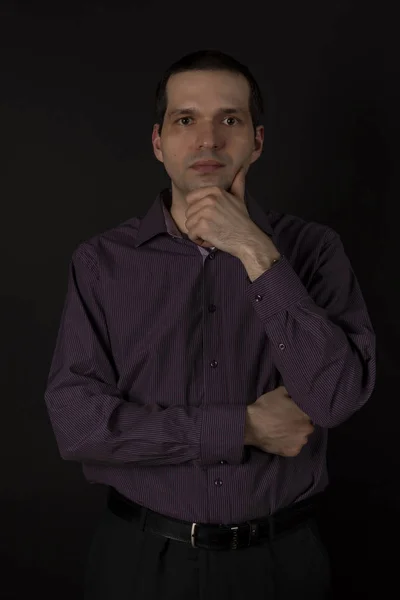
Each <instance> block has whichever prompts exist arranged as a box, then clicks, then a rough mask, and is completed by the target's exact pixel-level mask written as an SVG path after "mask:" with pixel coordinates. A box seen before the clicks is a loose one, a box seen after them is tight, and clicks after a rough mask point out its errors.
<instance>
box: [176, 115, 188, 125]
mask: <svg viewBox="0 0 400 600" xmlns="http://www.w3.org/2000/svg"><path fill="white" fill-rule="evenodd" d="M190 118H191V117H181V118H180V119H178V120H177V123H179V121H185V120H187V119H190ZM182 125H184V123H182Z"/></svg>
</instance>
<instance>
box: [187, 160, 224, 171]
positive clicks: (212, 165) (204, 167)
mask: <svg viewBox="0 0 400 600" xmlns="http://www.w3.org/2000/svg"><path fill="white" fill-rule="evenodd" d="M223 166H224V165H223V164H221V163H217V162H211V161H209V162H207V161H205V162H197V163H195V164H194V165H192V167H191V168H192V169H194V170H195V171H200V172H202V173H208V172H213V171H216V170H217V169H220V168H221V167H223Z"/></svg>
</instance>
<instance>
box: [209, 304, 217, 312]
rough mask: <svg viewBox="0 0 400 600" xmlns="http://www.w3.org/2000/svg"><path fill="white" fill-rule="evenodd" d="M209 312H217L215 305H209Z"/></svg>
mask: <svg viewBox="0 0 400 600" xmlns="http://www.w3.org/2000/svg"><path fill="white" fill-rule="evenodd" d="M208 310H209V312H215V311H216V310H217V307H216V306H215V304H209V305H208Z"/></svg>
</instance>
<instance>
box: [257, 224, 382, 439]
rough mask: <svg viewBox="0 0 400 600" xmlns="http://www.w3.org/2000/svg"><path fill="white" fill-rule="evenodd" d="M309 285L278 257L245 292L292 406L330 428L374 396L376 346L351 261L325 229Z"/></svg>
mask: <svg viewBox="0 0 400 600" xmlns="http://www.w3.org/2000/svg"><path fill="white" fill-rule="evenodd" d="M249 281H250V280H249ZM307 287H308V289H306V287H305V286H304V285H303V283H302V281H301V280H300V278H299V276H298V275H297V273H296V272H295V271H294V269H293V268H292V266H291V265H290V263H289V261H288V260H287V259H286V258H285V257H282V258H281V260H279V261H278V262H277V263H276V264H275V265H274V266H273V267H272V268H271V269H269V270H268V271H265V272H264V273H263V274H262V275H261V276H260V277H258V278H257V279H255V280H254V281H253V282H252V283H251V282H250V284H249V286H248V289H247V293H248V295H249V298H250V301H251V302H252V303H253V306H254V310H255V311H256V312H257V314H258V316H259V318H260V319H261V321H262V323H263V325H264V327H265V332H266V335H267V336H268V338H269V340H270V341H271V346H272V353H273V360H274V363H275V365H276V367H277V369H278V370H279V372H280V374H281V376H282V380H283V382H284V386H285V387H286V389H287V390H288V392H289V394H290V396H291V397H292V399H293V401H294V402H296V404H297V405H298V406H299V407H300V408H301V410H303V411H304V412H305V413H306V414H307V415H308V416H309V417H310V419H311V420H312V421H313V423H314V424H316V425H319V426H321V427H326V428H332V427H335V426H337V425H340V424H341V423H343V422H344V421H346V420H347V419H349V417H351V416H352V415H353V414H354V413H355V412H356V411H357V410H359V409H360V408H361V407H362V406H363V405H364V404H365V403H366V402H367V400H368V399H369V397H370V396H371V394H372V392H373V389H374V386H375V378H376V341H375V333H374V331H373V328H372V324H371V321H370V318H369V315H368V311H367V308H366V305H365V302H364V299H363V296H362V293H361V290H360V286H359V284H358V281H357V279H356V277H355V274H354V272H353V269H352V267H351V265H350V261H349V259H348V257H347V256H346V253H345V251H344V248H343V244H342V242H341V240H340V237H339V235H338V234H337V233H336V232H335V231H334V230H332V229H330V228H328V230H327V232H326V234H325V236H324V240H323V243H322V244H321V251H320V253H319V256H318V260H317V265H316V268H315V270H314V274H313V276H312V278H311V281H310V285H308V286H307Z"/></svg>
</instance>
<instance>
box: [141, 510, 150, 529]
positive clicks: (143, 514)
mask: <svg viewBox="0 0 400 600" xmlns="http://www.w3.org/2000/svg"><path fill="white" fill-rule="evenodd" d="M148 512H149V509H148V508H146V507H145V506H142V508H141V510H140V517H139V529H140V531H144V528H145V526H146V519H147V514H148Z"/></svg>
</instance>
